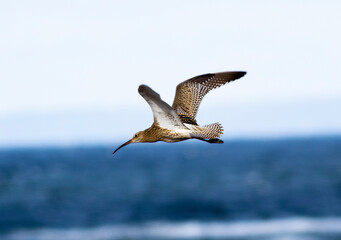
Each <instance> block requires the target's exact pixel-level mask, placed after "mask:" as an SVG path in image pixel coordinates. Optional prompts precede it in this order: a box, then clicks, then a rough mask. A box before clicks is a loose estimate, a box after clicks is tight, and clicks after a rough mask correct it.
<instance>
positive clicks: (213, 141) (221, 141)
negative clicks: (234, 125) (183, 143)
mask: <svg viewBox="0 0 341 240" xmlns="http://www.w3.org/2000/svg"><path fill="white" fill-rule="evenodd" d="M196 139H198V140H201V141H205V142H208V143H218V144H222V143H224V141H223V140H220V139H219V138H214V139H208V140H207V139H203V138H196Z"/></svg>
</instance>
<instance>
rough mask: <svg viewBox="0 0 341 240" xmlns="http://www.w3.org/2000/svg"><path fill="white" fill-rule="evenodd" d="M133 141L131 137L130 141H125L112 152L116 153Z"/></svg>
mask: <svg viewBox="0 0 341 240" xmlns="http://www.w3.org/2000/svg"><path fill="white" fill-rule="evenodd" d="M130 143H132V139H130V140H129V141H128V142H125V143H123V144H122V145H121V146H119V147H118V148H117V149H116V150H115V151H114V152H113V153H112V154H115V152H117V151H118V149H120V148H123V147H124V146H127V145H128V144H130Z"/></svg>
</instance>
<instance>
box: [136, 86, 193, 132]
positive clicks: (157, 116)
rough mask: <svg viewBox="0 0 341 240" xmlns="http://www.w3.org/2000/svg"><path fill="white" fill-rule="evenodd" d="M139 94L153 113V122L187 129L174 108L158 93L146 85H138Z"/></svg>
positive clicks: (164, 126)
mask: <svg viewBox="0 0 341 240" xmlns="http://www.w3.org/2000/svg"><path fill="white" fill-rule="evenodd" d="M139 93H140V95H141V96H142V97H143V98H144V99H145V100H146V101H147V103H148V104H149V106H150V107H151V109H152V111H153V114H154V122H157V123H158V124H159V126H160V127H162V128H167V129H187V128H186V126H185V125H184V124H183V123H182V122H181V120H180V117H179V116H178V115H177V114H176V112H175V111H174V109H173V108H172V107H171V106H169V105H168V104H167V103H166V102H164V101H162V99H161V98H160V95H159V94H158V93H156V92H155V91H154V90H153V89H151V88H150V87H148V86H146V85H140V86H139Z"/></svg>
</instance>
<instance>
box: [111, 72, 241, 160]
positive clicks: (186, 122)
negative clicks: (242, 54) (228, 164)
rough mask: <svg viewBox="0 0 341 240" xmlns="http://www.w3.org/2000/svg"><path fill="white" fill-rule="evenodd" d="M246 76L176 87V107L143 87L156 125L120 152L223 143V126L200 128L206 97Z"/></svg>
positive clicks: (207, 78)
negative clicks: (152, 145) (190, 142)
mask: <svg viewBox="0 0 341 240" xmlns="http://www.w3.org/2000/svg"><path fill="white" fill-rule="evenodd" d="M245 74H246V72H218V73H208V74H204V75H200V76H196V77H193V78H191V79H188V80H186V81H184V82H182V83H180V84H179V85H178V86H177V87H176V93H175V98H174V102H173V105H172V107H171V106H169V105H168V104H167V103H166V102H164V101H163V100H162V99H161V98H160V95H159V94H158V93H156V92H155V91H153V89H151V88H150V87H148V86H146V85H140V86H139V89H138V91H139V93H140V95H141V96H142V97H143V98H144V99H145V100H146V101H147V103H148V104H149V106H150V107H151V109H152V111H153V115H154V123H153V124H152V126H151V127H150V128H148V129H146V130H144V131H140V132H137V133H136V134H135V135H134V136H133V138H132V139H130V140H129V141H127V142H126V143H124V144H122V145H121V146H119V147H118V148H117V149H116V150H115V151H114V152H113V154H115V153H116V152H117V151H118V150H119V149H120V148H122V147H124V146H126V145H128V144H130V143H139V142H157V141H164V142H180V141H184V140H187V139H198V140H202V141H205V142H208V143H218V144H219V143H223V141H222V140H220V139H219V137H220V136H221V134H222V133H223V127H222V126H221V124H220V123H212V124H208V125H203V126H199V125H198V123H197V121H196V119H195V117H196V115H197V112H198V109H199V105H200V103H201V101H202V99H203V98H204V96H205V95H206V94H207V93H208V92H209V91H211V90H212V89H215V88H218V87H220V86H222V85H224V84H226V83H228V82H231V81H234V80H236V79H239V78H241V77H243V76H244V75H245Z"/></svg>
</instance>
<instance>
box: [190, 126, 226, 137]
mask: <svg viewBox="0 0 341 240" xmlns="http://www.w3.org/2000/svg"><path fill="white" fill-rule="evenodd" d="M223 131H224V129H223V126H222V125H221V124H220V123H212V124H208V125H204V126H200V127H196V128H195V129H193V132H192V133H191V135H192V136H193V137H196V138H206V139H216V138H219V137H220V136H221V135H222V134H223Z"/></svg>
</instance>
